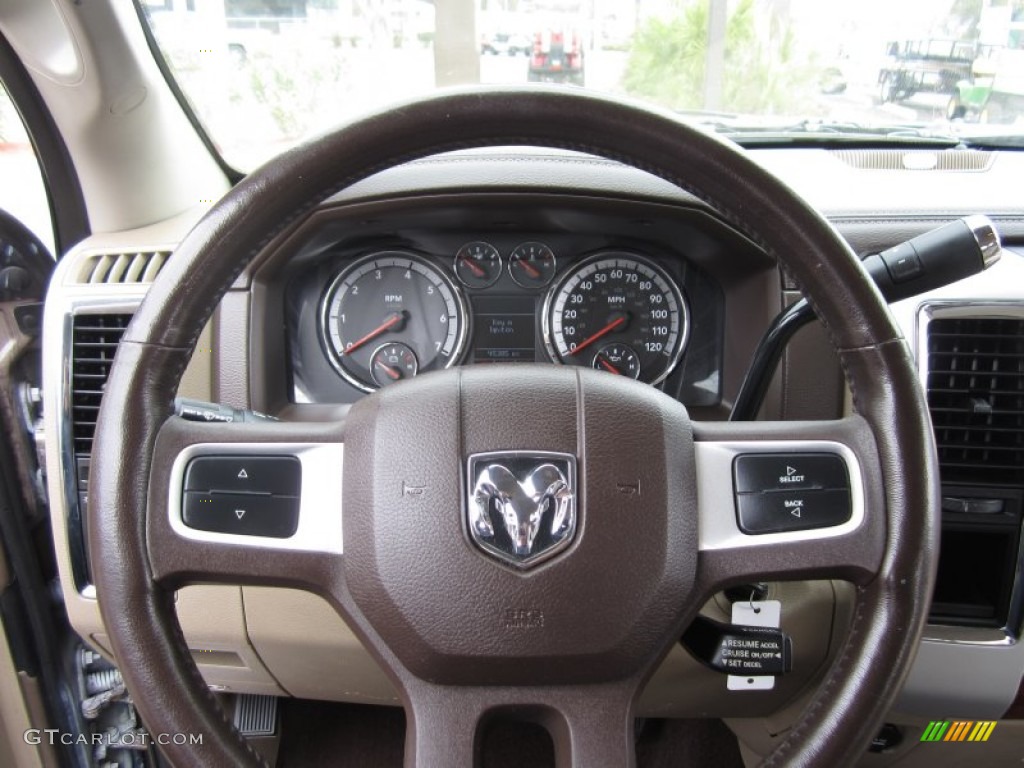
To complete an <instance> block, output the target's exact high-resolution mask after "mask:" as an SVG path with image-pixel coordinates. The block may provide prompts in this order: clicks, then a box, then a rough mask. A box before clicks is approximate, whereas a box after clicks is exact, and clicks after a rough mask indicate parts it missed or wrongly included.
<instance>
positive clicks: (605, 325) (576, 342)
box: [543, 251, 690, 384]
mask: <svg viewBox="0 0 1024 768" xmlns="http://www.w3.org/2000/svg"><path fill="white" fill-rule="evenodd" d="M543 315H544V345H545V346H546V347H547V350H548V354H549V355H551V359H552V360H554V361H555V362H560V363H564V364H565V365H583V366H588V367H593V368H602V369H606V368H607V366H605V365H603V364H602V359H604V361H605V362H606V363H607V364H608V365H611V366H613V367H617V366H616V365H615V363H614V362H613V361H612V360H611V359H610V358H602V356H601V353H602V352H606V351H609V352H614V353H616V356H619V357H622V359H623V360H624V361H626V360H629V359H630V356H629V355H628V354H625V355H624V353H625V352H626V351H627V350H628V351H629V352H630V353H632V362H630V363H629V364H628V365H626V368H627V369H628V368H629V366H630V365H633V366H636V368H637V372H636V376H637V378H639V379H640V381H645V382H647V383H649V384H658V383H660V382H662V381H664V380H665V378H666V377H667V376H668V375H669V374H670V373H671V372H672V370H673V369H674V368H675V367H676V365H677V364H678V363H679V358H680V357H681V356H682V354H683V348H684V347H685V346H686V340H687V336H688V334H689V325H690V323H689V311H688V309H687V306H686V302H685V301H684V300H683V294H682V292H681V291H680V290H679V286H678V285H676V283H675V281H674V280H673V279H672V278H671V277H670V276H669V275H668V273H667V272H665V271H664V270H663V269H662V268H661V267H659V266H658V265H657V264H655V263H654V262H653V261H651V260H649V259H647V258H645V257H643V256H638V255H636V254H633V253H626V252H622V251H610V252H605V253H600V254H597V255H595V256H591V257H590V258H587V259H584V260H583V261H581V262H580V263H579V264H577V265H575V266H574V267H573V268H572V269H570V270H569V271H568V272H567V273H566V274H565V275H564V277H563V278H562V279H561V281H560V282H559V283H558V284H557V285H556V286H555V287H554V288H552V289H551V291H550V292H549V293H548V295H547V298H546V299H545V301H544V312H543ZM623 364H625V363H623ZM626 373H628V371H626ZM630 375H633V374H631V373H630Z"/></svg>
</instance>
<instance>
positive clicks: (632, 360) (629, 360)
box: [593, 343, 640, 379]
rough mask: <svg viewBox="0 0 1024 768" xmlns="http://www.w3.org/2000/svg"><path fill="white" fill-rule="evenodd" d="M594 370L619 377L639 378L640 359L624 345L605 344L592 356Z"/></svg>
mask: <svg viewBox="0 0 1024 768" xmlns="http://www.w3.org/2000/svg"><path fill="white" fill-rule="evenodd" d="M593 366H594V368H596V369H597V370H599V371H608V373H614V374H617V375H619V376H629V378H631V379H639V378H640V358H639V357H638V356H637V354H636V352H634V351H633V348H632V347H630V346H627V345H626V344H619V343H614V344H605V345H604V346H603V347H601V348H600V349H599V350H597V354H595V355H594V362H593Z"/></svg>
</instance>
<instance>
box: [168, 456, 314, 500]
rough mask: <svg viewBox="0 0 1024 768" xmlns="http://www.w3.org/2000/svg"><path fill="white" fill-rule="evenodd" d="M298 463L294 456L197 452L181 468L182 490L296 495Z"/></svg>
mask: <svg viewBox="0 0 1024 768" xmlns="http://www.w3.org/2000/svg"><path fill="white" fill-rule="evenodd" d="M301 488H302V464H301V463H300V462H299V460H298V459H297V458H296V457H295V456H199V457H197V458H194V459H192V461H190V462H189V463H188V467H187V468H186V470H185V490H186V491H202V492H206V493H258V494H268V495H275V496H298V495H299V493H300V491H301Z"/></svg>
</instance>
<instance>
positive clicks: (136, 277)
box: [79, 251, 171, 285]
mask: <svg viewBox="0 0 1024 768" xmlns="http://www.w3.org/2000/svg"><path fill="white" fill-rule="evenodd" d="M170 255H171V254H170V252H168V251H138V252H134V253H132V252H126V253H101V254H96V255H93V256H89V257H88V258H86V259H85V260H84V264H83V266H82V271H81V272H80V273H79V274H80V280H81V282H83V283H103V284H108V285H109V284H117V283H121V284H133V283H134V284H137V283H152V282H153V280H154V279H156V276H157V274H158V273H159V272H160V270H161V269H162V268H163V266H164V264H165V263H166V262H167V259H168V258H169V257H170Z"/></svg>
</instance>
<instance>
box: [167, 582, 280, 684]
mask: <svg viewBox="0 0 1024 768" xmlns="http://www.w3.org/2000/svg"><path fill="white" fill-rule="evenodd" d="M175 602H176V607H177V612H178V620H179V621H180V622H181V628H182V630H183V631H184V633H185V637H186V638H188V647H189V649H190V650H191V651H192V658H194V659H195V660H196V663H197V664H198V665H199V671H200V672H201V673H202V675H203V677H204V678H205V680H206V682H207V683H209V684H210V685H213V686H217V687H218V689H220V690H225V691H244V692H247V693H265V694H268V695H275V696H280V695H283V694H284V691H282V690H281V688H280V687H279V686H278V685H277V683H276V681H275V680H274V678H273V677H271V675H270V674H269V673H268V672H267V669H266V667H264V666H263V663H262V662H261V661H260V658H259V656H258V655H257V653H256V651H255V650H253V648H252V646H251V645H249V643H248V642H247V640H246V634H245V613H244V610H243V608H242V591H241V589H240V588H239V587H231V586H219V585H217V586H213V585H211V586H195V587H185V588H184V589H182V590H179V592H178V595H177V600H176V601H175Z"/></svg>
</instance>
